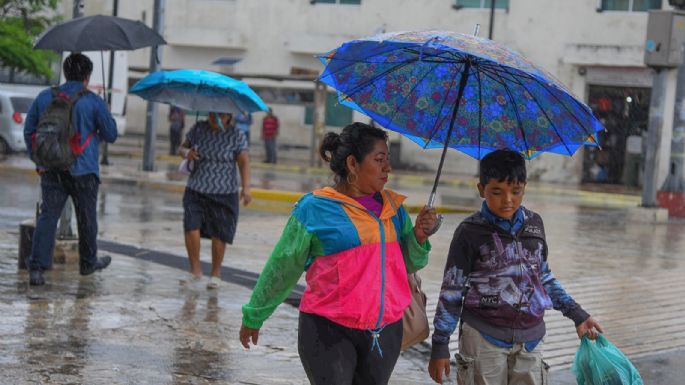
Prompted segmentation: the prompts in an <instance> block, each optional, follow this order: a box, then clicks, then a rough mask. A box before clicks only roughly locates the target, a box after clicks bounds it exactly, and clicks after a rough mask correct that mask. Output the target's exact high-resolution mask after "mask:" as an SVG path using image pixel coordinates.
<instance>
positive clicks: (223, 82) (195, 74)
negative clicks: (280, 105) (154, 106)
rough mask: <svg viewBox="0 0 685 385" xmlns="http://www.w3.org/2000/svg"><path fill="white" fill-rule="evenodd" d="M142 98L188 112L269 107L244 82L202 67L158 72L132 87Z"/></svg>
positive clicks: (234, 111) (236, 110) (260, 109)
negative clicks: (204, 69)
mask: <svg viewBox="0 0 685 385" xmlns="http://www.w3.org/2000/svg"><path fill="white" fill-rule="evenodd" d="M130 92H131V93H133V94H136V95H138V96H140V97H142V98H143V99H146V100H149V101H153V102H160V103H168V104H173V105H176V106H179V107H181V108H184V109H186V110H191V111H209V112H230V113H233V114H237V113H239V112H241V111H247V112H255V111H268V110H269V108H268V107H267V106H266V104H264V102H263V101H262V99H261V98H260V97H259V95H257V94H256V93H255V92H254V91H253V90H252V89H251V88H250V87H249V86H248V85H247V84H246V83H245V82H242V81H240V80H236V79H233V78H231V77H228V76H226V75H222V74H218V73H216V72H211V71H203V70H190V69H185V70H177V71H158V72H154V73H152V74H150V75H148V76H146V77H144V78H142V79H140V80H139V81H138V82H137V83H136V84H134V85H133V87H131V90H130Z"/></svg>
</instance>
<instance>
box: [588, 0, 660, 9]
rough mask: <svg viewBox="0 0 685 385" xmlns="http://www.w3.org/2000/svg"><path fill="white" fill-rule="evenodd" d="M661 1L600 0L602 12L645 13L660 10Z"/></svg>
mask: <svg viewBox="0 0 685 385" xmlns="http://www.w3.org/2000/svg"><path fill="white" fill-rule="evenodd" d="M662 2H663V0H602V5H601V8H600V9H601V10H602V11H626V12H646V11H649V10H650V9H661V3H662Z"/></svg>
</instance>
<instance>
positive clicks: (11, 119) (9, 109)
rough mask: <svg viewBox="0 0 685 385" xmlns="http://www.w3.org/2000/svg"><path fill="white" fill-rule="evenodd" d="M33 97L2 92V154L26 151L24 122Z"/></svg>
mask: <svg viewBox="0 0 685 385" xmlns="http://www.w3.org/2000/svg"><path fill="white" fill-rule="evenodd" d="M31 103H33V97H31V96H29V95H26V94H21V93H18V92H13V91H4V90H0V154H8V153H10V152H19V151H25V150H26V143H25V142H24V122H25V121H26V113H27V112H28V111H29V107H31Z"/></svg>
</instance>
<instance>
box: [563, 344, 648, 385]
mask: <svg viewBox="0 0 685 385" xmlns="http://www.w3.org/2000/svg"><path fill="white" fill-rule="evenodd" d="M571 371H573V374H574V375H575V376H576V382H577V383H578V385H643V382H642V378H641V377H640V373H638V371H637V369H635V366H633V364H632V363H631V362H630V360H629V359H628V358H627V357H626V356H625V355H624V354H623V353H622V352H621V351H620V350H619V349H618V348H617V347H616V346H614V344H612V343H611V342H609V340H607V339H606V338H605V337H604V336H603V335H602V334H600V335H599V336H598V337H597V339H596V340H595V342H593V341H591V340H590V339H589V338H588V337H587V336H583V338H582V339H581V341H580V347H579V348H578V351H577V352H576V357H575V358H574V360H573V366H572V367H571Z"/></svg>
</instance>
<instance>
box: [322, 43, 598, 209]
mask: <svg viewBox="0 0 685 385" xmlns="http://www.w3.org/2000/svg"><path fill="white" fill-rule="evenodd" d="M320 59H321V61H322V62H323V63H324V64H325V66H326V67H325V69H324V71H323V73H322V74H321V77H320V80H321V81H322V82H323V83H326V84H328V85H330V86H331V87H333V88H335V89H336V90H338V98H339V101H340V103H341V104H344V105H346V106H349V107H351V108H353V109H355V110H358V111H360V112H362V113H364V114H366V115H368V116H369V117H371V118H372V119H373V120H375V121H376V122H378V123H379V124H380V125H382V126H384V127H386V128H389V129H391V130H393V131H397V132H399V133H401V134H404V135H405V136H407V137H409V138H410V139H412V140H413V141H415V142H417V143H419V144H420V145H422V146H423V147H424V148H435V147H441V148H444V151H443V154H442V159H441V160H440V166H439V168H438V175H437V176H436V182H435V186H434V187H433V193H432V195H431V204H432V200H433V199H434V195H435V189H436V186H437V182H438V178H439V176H440V171H441V169H442V165H443V162H444V156H445V150H446V149H447V147H451V148H455V149H457V150H459V151H462V152H464V153H466V154H468V155H470V156H472V157H474V158H476V159H481V158H482V157H483V156H485V155H486V154H488V153H489V152H491V151H494V150H496V149H502V148H508V149H513V150H516V151H519V152H521V153H522V154H523V155H524V156H525V157H526V158H527V159H531V158H534V157H535V156H537V155H538V154H540V153H541V152H553V153H558V154H564V155H572V154H573V153H574V152H575V151H576V150H577V149H578V148H579V147H580V146H582V145H583V144H590V145H597V142H596V139H595V134H596V133H597V132H598V131H600V130H603V129H604V127H602V124H601V123H600V122H599V121H598V120H597V118H595V116H594V115H593V114H592V111H591V110H590V108H589V107H588V106H587V105H585V104H584V103H583V102H581V101H580V100H579V99H578V98H576V97H575V96H573V95H572V94H571V93H570V92H569V91H568V90H567V89H566V88H565V87H564V86H563V85H562V84H561V83H560V82H559V81H558V80H556V79H555V78H554V77H553V76H551V75H550V74H548V73H547V72H546V71H544V70H542V69H540V68H538V67H536V66H535V65H533V64H532V63H531V62H530V61H528V60H527V59H525V58H524V57H523V56H521V55H519V54H518V53H516V52H514V51H512V50H510V49H508V48H506V47H504V46H501V45H499V44H497V43H495V42H494V41H492V40H488V39H483V38H479V37H476V36H472V35H463V34H459V33H454V32H437V31H427V32H395V33H386V34H381V35H376V36H373V37H369V38H365V39H360V40H353V41H349V42H346V43H344V44H343V45H342V46H340V47H339V48H337V49H335V50H333V51H331V52H329V53H327V54H325V55H323V56H321V57H320Z"/></svg>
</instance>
